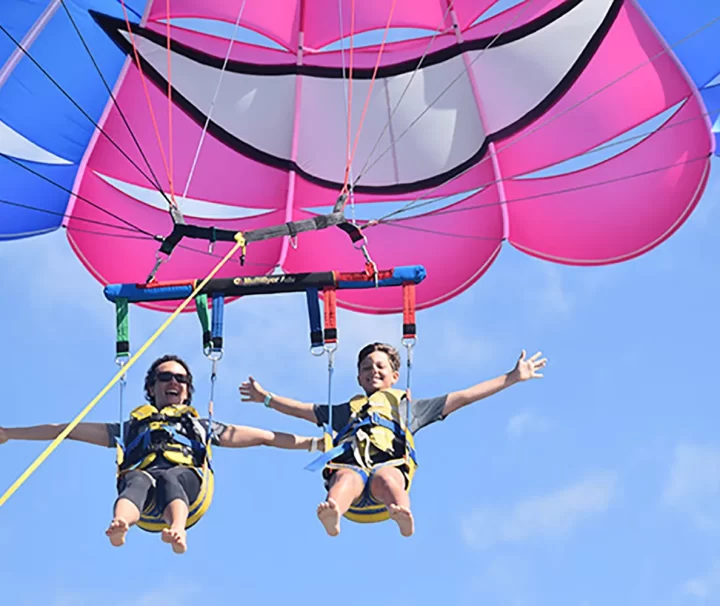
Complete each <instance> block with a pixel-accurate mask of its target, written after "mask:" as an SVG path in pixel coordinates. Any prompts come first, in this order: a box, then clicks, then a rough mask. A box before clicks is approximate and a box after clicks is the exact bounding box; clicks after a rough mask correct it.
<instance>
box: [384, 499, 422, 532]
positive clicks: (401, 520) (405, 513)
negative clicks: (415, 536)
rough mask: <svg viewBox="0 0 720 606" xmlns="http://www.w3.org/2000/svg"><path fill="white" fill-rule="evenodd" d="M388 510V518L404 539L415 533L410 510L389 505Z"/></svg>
mask: <svg viewBox="0 0 720 606" xmlns="http://www.w3.org/2000/svg"><path fill="white" fill-rule="evenodd" d="M388 509H389V510H390V518H391V519H392V520H394V521H395V522H396V523H397V525H398V528H400V534H401V535H402V536H404V537H409V536H412V533H413V532H415V520H414V519H413V515H412V513H410V510H409V509H408V508H407V507H400V506H399V505H390V507H389V508H388Z"/></svg>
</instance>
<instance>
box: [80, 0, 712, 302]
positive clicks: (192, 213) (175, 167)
mask: <svg viewBox="0 0 720 606" xmlns="http://www.w3.org/2000/svg"><path fill="white" fill-rule="evenodd" d="M495 4H496V3H495V2H493V1H491V0H484V1H478V0H455V1H453V2H451V3H449V4H448V3H446V2H445V1H444V0H396V1H395V2H392V1H391V0H364V1H363V2H359V1H355V2H353V1H352V0H342V1H341V2H340V3H339V2H338V0H262V1H260V0H173V2H172V3H171V5H170V6H171V12H170V14H169V15H168V13H167V5H166V2H165V0H162V1H155V2H151V3H149V5H148V6H147V8H146V11H145V14H144V15H143V18H142V20H141V21H140V23H139V24H132V27H131V28H130V31H128V26H127V23H126V22H125V20H123V19H119V18H115V17H111V16H108V15H104V14H95V16H94V18H95V20H96V21H97V23H98V24H99V26H100V27H101V28H102V29H103V31H104V32H105V34H106V35H107V36H108V37H109V38H110V39H111V40H112V41H114V43H115V44H117V46H118V47H119V48H120V49H122V51H124V52H125V53H127V56H128V57H127V60H126V62H125V65H124V67H123V69H122V71H121V73H120V76H119V78H118V80H117V82H116V83H115V86H114V100H110V101H109V102H108V104H107V106H106V108H105V111H104V113H103V115H102V118H101V120H100V127H101V128H102V131H100V130H97V131H96V132H95V133H94V135H93V137H92V140H91V142H90V145H89V147H88V150H87V152H86V154H85V156H84V159H83V161H82V165H81V169H80V171H79V172H78V175H77V177H76V182H75V187H74V191H75V192H77V196H76V197H75V198H74V199H73V202H72V213H71V218H70V220H69V223H68V236H69V239H70V242H71V245H72V247H73V249H74V250H75V251H76V253H77V254H78V256H79V258H80V259H81V260H82V262H83V263H84V264H85V265H86V266H87V268H88V270H89V271H91V272H92V273H93V275H95V276H96V278H97V279H98V280H100V281H101V282H102V283H104V284H107V283H117V282H142V281H143V280H144V279H145V277H146V276H147V274H148V272H149V270H150V269H151V268H152V266H153V264H154V261H155V255H156V252H157V250H158V247H159V244H158V242H157V241H156V240H154V239H152V238H150V237H148V235H149V236H154V235H167V234H168V233H169V231H170V229H171V227H172V222H171V219H170V215H169V213H168V202H167V200H166V197H165V196H167V197H170V192H171V191H172V192H173V193H174V195H175V197H176V199H177V202H178V204H179V207H180V209H181V210H182V212H183V214H184V216H185V218H186V220H187V221H188V222H189V223H192V224H197V225H204V226H215V227H218V228H223V229H230V230H238V231H247V230H252V229H255V228H260V227H267V226H272V225H281V224H283V223H285V222H288V221H297V220H302V219H307V218H310V217H313V216H315V215H318V214H325V213H327V212H329V210H330V209H331V207H332V205H333V204H334V202H335V200H336V199H337V197H338V194H339V192H340V190H341V189H342V187H343V184H344V179H345V171H346V165H347V161H348V138H347V136H348V115H349V121H350V129H349V130H350V133H351V137H352V139H351V141H350V148H351V149H353V148H354V155H353V156H352V164H351V178H352V183H353V185H354V196H353V198H352V203H351V204H349V205H348V206H347V207H346V209H345V214H346V216H347V217H348V218H349V219H350V218H353V217H355V220H356V221H357V222H358V223H359V224H360V225H366V224H367V222H368V221H369V220H373V219H375V220H377V219H382V220H381V221H380V222H379V223H378V224H374V223H373V224H371V225H369V226H367V228H366V229H365V230H364V233H365V234H366V236H367V246H368V251H369V253H370V254H371V256H372V258H373V260H374V261H375V262H376V263H377V265H378V266H379V267H381V268H388V267H393V266H398V265H415V264H419V265H424V266H425V267H426V268H427V270H428V277H427V279H426V280H425V281H424V282H423V283H422V284H420V285H419V286H418V289H417V304H418V307H419V308H424V307H429V306H432V305H437V304H439V303H442V302H443V301H447V300H448V299H450V298H452V297H454V296H456V295H457V294H459V293H461V292H462V291H463V290H465V289H467V288H468V287H469V286H470V285H472V284H473V283H474V282H475V281H477V280H478V279H479V278H480V277H481V276H482V275H483V273H484V272H485V271H486V270H487V269H488V267H489V266H490V265H491V264H492V262H493V261H494V259H495V258H496V257H497V255H498V253H499V251H500V248H501V246H502V243H503V242H504V241H509V242H510V243H511V244H512V245H513V246H516V247H517V248H518V249H520V250H522V251H524V252H527V253H528V254H531V255H535V256H537V257H540V258H543V259H546V260H548V261H554V262H560V263H567V264H578V265H580V264H584V265H593V264H595V265H597V264H605V263H613V262H618V261H623V260H626V259H630V258H632V257H634V256H637V255H639V254H642V253H644V252H647V251H648V250H650V249H651V248H653V247H655V246H657V245H658V244H659V243H661V242H662V241H664V240H665V239H666V238H668V237H669V236H670V235H671V234H672V233H673V232H674V231H675V230H676V229H677V228H678V227H679V226H680V225H681V224H682V223H683V222H684V221H685V220H686V219H687V217H688V215H689V214H690V212H691V211H692V209H693V208H694V206H695V205H696V204H697V201H698V199H699V197H700V196H701V194H702V192H703V189H704V186H705V183H706V180H707V176H708V170H709V162H710V154H711V153H712V149H713V148H712V146H713V140H712V136H711V131H710V125H709V123H708V120H707V119H706V118H705V115H706V112H707V110H706V108H705V107H704V105H703V102H702V99H701V98H700V96H699V95H698V93H697V91H696V90H695V88H694V86H693V84H692V82H691V81H690V80H689V79H688V77H687V76H686V74H685V72H684V70H683V68H682V67H681V66H680V65H679V63H678V62H677V60H676V58H675V56H674V55H673V54H672V52H670V51H669V49H668V48H667V47H666V46H665V43H664V42H663V41H662V40H661V39H660V38H659V37H658V35H657V33H656V31H655V29H654V28H653V27H652V25H651V24H650V23H648V22H647V20H646V17H645V16H644V14H643V13H641V12H640V11H639V10H638V9H637V7H636V5H635V3H634V2H632V1H630V0H582V1H579V0H566V1H561V0H535V1H533V2H517V3H515V4H514V5H512V3H507V2H505V3H503V4H507V5H509V7H508V8H507V9H506V10H499V11H498V12H496V13H493V15H492V16H490V17H487V18H485V17H484V15H486V14H487V11H488V10H493V7H494V5H495ZM495 8H496V9H497V7H495ZM353 9H354V17H353ZM391 11H392V18H391V19H390V27H389V29H388V34H389V37H388V40H389V41H388V42H387V43H386V44H385V45H384V46H383V47H382V48H381V41H382V39H383V36H384V34H385V30H386V27H387V25H388V20H389V17H390V14H391ZM168 17H169V18H170V19H169V24H168ZM236 23H237V24H239V26H240V27H239V31H241V32H242V34H243V35H242V36H241V37H239V39H229V37H228V35H227V34H228V32H235V28H234V25H235V24H236ZM168 31H169V33H170V38H171V45H170V51H168V40H167V34H168ZM413 32H415V34H414V36H413V35H411V34H412V33H413ZM249 33H252V34H254V37H251V36H249ZM351 33H353V34H354V35H353V36H352V38H351V37H350V34H351ZM233 35H234V34H233ZM363 35H364V36H365V37H363ZM351 46H352V51H351ZM136 55H137V58H139V60H140V66H139V67H138V63H137V62H136ZM378 58H379V61H378ZM351 61H352V66H353V69H352V73H351V76H352V80H351V81H349V79H348V76H349V75H350V72H349V69H347V68H349V65H350V62H351ZM376 63H377V64H378V65H379V67H378V69H377V72H376V73H375V66H376ZM343 66H345V68H346V69H345V70H344V69H343ZM168 89H170V91H171V93H170V97H168ZM150 108H151V109H152V111H150ZM128 124H129V125H130V126H131V129H128V126H127V125H128ZM643 128H644V129H645V130H644V131H642V129H643ZM638 129H640V130H641V131H642V133H643V134H642V135H641V136H638V135H636V134H635V133H636V132H638ZM130 131H131V132H132V134H131V132H130ZM630 131H633V133H631V132H630ZM357 133H359V135H358V134H357ZM356 136H357V143H356V145H355V142H356V140H355V137H356ZM135 139H136V140H137V142H136V140H135ZM618 141H619V142H620V143H618ZM613 146H614V148H615V150H616V151H615V152H611V153H607V150H612V149H613ZM134 165H137V166H134ZM137 167H140V168H142V169H143V171H144V172H146V173H150V172H152V173H153V174H154V175H155V176H156V178H157V182H158V185H159V187H160V189H162V191H163V192H164V194H165V195H163V194H161V193H160V192H159V191H158V190H157V188H156V187H155V186H154V185H153V184H152V183H150V182H149V181H148V179H147V178H146V177H145V176H143V174H142V173H141V171H140V170H139V169H138V168H137ZM88 220H90V221H96V222H97V224H93V225H95V226H94V227H93V229H92V230H90V229H87V226H88ZM128 225H132V226H138V227H140V228H141V229H142V231H143V232H145V234H146V235H137V234H136V235H137V237H132V238H128V237H127V236H128ZM291 244H292V245H291ZM228 249H229V245H228V244H226V243H216V244H215V246H214V248H213V251H212V253H211V252H210V251H209V250H208V243H207V242H200V241H187V240H184V241H183V242H182V245H181V246H180V247H178V248H177V249H176V250H175V251H174V252H173V254H172V256H171V258H170V259H169V260H168V261H167V262H166V263H164V264H163V265H161V267H160V269H159V271H158V274H157V279H158V280H177V279H187V278H202V277H204V276H205V275H206V274H207V273H208V272H209V270H210V269H211V268H212V267H213V266H214V265H215V264H216V263H217V261H218V260H219V258H220V256H221V255H223V254H224V253H225V252H226V251H227V250H228ZM364 263H365V258H364V256H363V255H362V253H361V252H359V251H358V250H357V248H356V247H354V246H353V245H352V243H351V242H350V240H349V239H348V237H347V235H346V234H345V233H343V232H342V231H340V230H338V229H336V228H330V229H326V230H321V231H316V232H309V233H302V234H299V235H298V236H297V238H296V239H294V240H293V241H292V242H290V241H289V240H288V239H274V240H268V241H265V242H261V243H253V244H252V245H251V246H250V247H249V248H248V252H247V261H246V264H245V265H244V266H240V264H239V263H237V262H235V261H233V262H230V263H228V264H227V265H226V266H225V267H223V268H222V270H221V271H220V273H219V274H218V276H220V277H222V276H225V277H227V276H241V275H259V274H265V273H269V272H273V271H278V270H282V271H285V272H304V271H326V270H331V269H337V270H340V271H357V270H361V269H363V267H364ZM338 303H339V304H340V305H342V306H344V307H346V308H349V309H352V310H355V311H361V312H366V313H388V312H397V311H400V310H401V309H402V297H401V296H400V295H399V294H398V293H397V292H392V291H391V290H362V291H340V292H339V293H338ZM152 305H153V306H155V307H156V308H162V309H172V308H174V306H173V304H172V303H168V304H167V305H165V304H158V303H154V304H152ZM163 305H165V306H164V307H163Z"/></svg>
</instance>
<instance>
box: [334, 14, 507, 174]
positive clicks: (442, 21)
mask: <svg viewBox="0 0 720 606" xmlns="http://www.w3.org/2000/svg"><path fill="white" fill-rule="evenodd" d="M340 2H342V0H340ZM453 2H454V0H450V1H449V2H448V5H447V8H446V9H445V12H444V13H443V16H442V17H441V18H440V25H438V26H437V27H436V28H435V29H434V30H433V34H432V36H431V37H430V40H429V41H428V43H427V45H426V46H425V50H424V51H423V54H422V55H421V56H420V60H419V61H418V64H417V66H415V69H414V70H413V71H412V73H411V74H410V78H408V81H407V84H406V85H405V88H404V89H403V91H402V93H400V97H399V98H398V100H397V103H395V107H393V108H392V110H391V111H390V115H389V116H388V119H387V121H386V122H385V126H384V127H383V129H382V130H381V131H380V134H379V135H378V136H377V139H375V143H374V144H373V146H372V148H371V149H370V153H368V157H367V159H366V160H365V164H364V165H363V166H362V168H361V169H360V174H361V175H362V174H363V173H364V172H365V169H366V168H367V165H368V162H370V158H372V156H373V154H374V153H375V150H377V148H378V145H380V142H381V141H382V138H383V136H384V135H385V133H386V132H387V131H388V130H389V131H390V141H391V143H390V146H389V147H390V149H392V148H394V147H395V144H396V143H397V141H396V140H395V133H394V132H393V128H392V119H393V118H394V117H395V114H396V113H397V110H398V108H399V107H400V103H402V100H403V99H404V98H405V95H406V94H407V92H408V90H410V86H411V85H412V83H413V80H415V76H417V74H418V72H419V71H420V68H421V67H422V65H423V62H424V61H425V59H426V58H427V55H428V53H429V52H430V48H431V47H432V45H433V42H435V38H436V37H437V35H438V34H439V33H440V32H444V31H445V20H446V19H447V16H448V14H449V13H450V9H451V8H452V6H453ZM501 33H502V32H501ZM341 35H342V30H341ZM498 35H500V34H498ZM492 42H494V40H493V41H491V42H490V44H491V45H492ZM343 67H344V66H343ZM388 105H389V103H388ZM358 178H359V177H358ZM353 183H357V181H356V180H355V179H353Z"/></svg>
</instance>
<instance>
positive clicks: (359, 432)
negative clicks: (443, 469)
mask: <svg viewBox="0 0 720 606" xmlns="http://www.w3.org/2000/svg"><path fill="white" fill-rule="evenodd" d="M406 399H407V394H406V393H405V392H404V391H402V390H399V389H385V390H382V391H376V392H375V393H373V394H372V395H370V396H369V397H368V396H366V395H358V396H355V397H354V398H352V399H351V400H350V421H349V423H348V424H347V426H346V427H345V428H344V429H343V430H341V431H340V432H338V434H337V436H336V437H335V440H334V444H335V445H336V446H338V445H343V444H347V447H348V448H351V449H352V452H353V454H354V458H355V461H356V462H357V467H358V468H360V469H361V470H362V471H363V472H364V474H365V475H366V476H368V477H369V476H371V475H372V473H374V471H376V470H377V469H379V468H381V467H389V466H393V467H400V468H401V470H402V471H403V473H404V475H405V477H406V479H407V490H408V491H409V490H410V485H411V484H412V479H413V476H414V475H415V470H416V469H417V460H416V456H415V441H414V439H413V435H412V433H411V432H410V430H409V428H408V427H407V424H406V419H405V416H404V415H403V414H402V413H401V411H400V404H401V402H403V401H404V400H405V401H406ZM406 403H407V405H408V406H409V402H406ZM400 445H402V448H403V451H402V452H397V451H396V449H397V446H400ZM327 450H328V449H327V448H326V451H327ZM378 451H379V452H384V453H388V454H390V455H397V456H395V457H393V458H392V459H391V460H389V461H384V462H381V463H374V462H373V455H376V454H377V453H378ZM327 467H328V468H330V469H340V468H344V467H350V468H352V467H354V466H352V465H346V464H342V463H333V462H332V461H330V462H329V463H328V464H327ZM345 517H346V518H348V519H349V520H352V521H354V522H380V521H383V520H387V519H388V518H389V517H390V514H389V512H388V510H387V508H386V507H385V505H384V504H383V503H379V502H377V501H375V499H374V498H373V497H372V494H371V493H370V483H369V482H368V483H367V485H366V488H365V490H364V491H363V494H362V495H361V497H360V498H359V499H358V501H356V502H355V503H353V505H352V506H351V507H350V509H349V510H348V511H347V513H346V514H345Z"/></svg>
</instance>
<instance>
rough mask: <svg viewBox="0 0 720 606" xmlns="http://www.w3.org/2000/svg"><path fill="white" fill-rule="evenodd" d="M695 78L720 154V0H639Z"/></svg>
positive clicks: (716, 149)
mask: <svg viewBox="0 0 720 606" xmlns="http://www.w3.org/2000/svg"><path fill="white" fill-rule="evenodd" d="M638 3H639V5H640V6H641V7H642V9H643V10H644V11H645V13H646V14H647V16H648V17H649V18H650V20H651V21H652V22H653V24H654V25H655V27H656V28H657V29H658V31H659V32H660V34H661V35H662V36H663V38H664V39H665V41H666V42H667V44H668V45H669V46H670V47H671V48H672V50H673V52H674V53H675V55H676V56H677V58H678V59H679V60H680V62H681V63H682V64H683V66H684V67H685V69H686V70H687V72H688V74H689V75H690V77H691V78H692V79H693V81H694V82H695V85H696V86H697V88H698V90H699V91H700V94H701V95H702V97H703V101H704V102H705V107H706V109H707V111H708V114H709V116H710V121H711V122H712V123H713V124H714V128H713V131H714V132H715V155H720V145H719V144H720V139H719V137H720V2H717V0H686V1H685V2H679V0H638Z"/></svg>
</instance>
